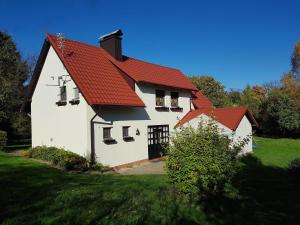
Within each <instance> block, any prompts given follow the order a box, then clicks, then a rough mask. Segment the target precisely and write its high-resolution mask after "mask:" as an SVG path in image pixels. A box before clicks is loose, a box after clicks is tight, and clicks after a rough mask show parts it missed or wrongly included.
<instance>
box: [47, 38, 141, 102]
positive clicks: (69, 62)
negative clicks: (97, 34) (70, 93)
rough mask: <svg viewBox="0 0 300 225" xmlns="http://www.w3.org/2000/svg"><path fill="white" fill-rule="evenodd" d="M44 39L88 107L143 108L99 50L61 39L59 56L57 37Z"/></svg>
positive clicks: (135, 95)
mask: <svg viewBox="0 0 300 225" xmlns="http://www.w3.org/2000/svg"><path fill="white" fill-rule="evenodd" d="M47 38H48V40H49V42H50V43H51V46H52V47H53V48H54V50H55V51H56V53H57V54H58V56H59V58H60V59H61V61H62V62H63V64H64V66H65V67H66V69H67V71H68V72H69V74H70V75H71V77H72V79H73V80H74V82H75V83H76V85H77V86H78V87H79V89H80V91H81V92H82V94H83V96H84V97H85V99H86V101H87V102H88V104H90V105H120V106H144V103H143V102H142V100H141V99H140V98H139V97H138V96H137V94H136V93H135V91H134V90H133V89H131V88H130V86H129V85H128V83H127V82H126V81H125V79H124V78H123V77H122V75H121V74H120V72H119V71H118V70H117V68H116V67H115V66H114V65H113V64H112V63H111V62H110V61H109V60H108V59H107V57H106V56H105V54H103V50H102V49H100V48H99V47H95V46H91V45H87V44H83V43H80V42H76V41H72V40H69V39H64V51H63V52H64V53H63V55H62V53H61V50H60V49H59V47H58V39H57V37H56V36H53V35H47Z"/></svg>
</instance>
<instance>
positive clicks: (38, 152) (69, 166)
mask: <svg viewBox="0 0 300 225" xmlns="http://www.w3.org/2000/svg"><path fill="white" fill-rule="evenodd" d="M29 157H31V158H35V159H41V160H45V161H49V162H51V163H52V164H53V165H56V166H59V167H62V168H64V169H66V170H81V171H86V170H89V169H92V170H99V171H103V169H104V167H103V166H102V164H99V163H97V164H96V165H95V164H91V163H90V162H89V161H88V160H87V159H86V158H84V157H82V156H80V155H78V154H76V153H73V152H70V151H66V150H65V149H63V148H56V147H46V146H38V147H35V148H32V149H31V150H30V154H29Z"/></svg>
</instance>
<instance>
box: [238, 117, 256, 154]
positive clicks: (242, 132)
mask: <svg viewBox="0 0 300 225" xmlns="http://www.w3.org/2000/svg"><path fill="white" fill-rule="evenodd" d="M247 136H248V137H249V138H250V139H249V142H248V143H247V144H246V145H245V146H244V148H243V149H242V152H241V154H247V153H250V152H252V126H251V123H250V121H249V120H248V118H247V117H246V116H244V117H243V119H242V120H241V122H240V124H239V126H238V127H237V129H236V130H235V135H234V142H237V141H240V140H242V139H243V138H245V137H247Z"/></svg>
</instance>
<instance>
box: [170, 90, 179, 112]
mask: <svg viewBox="0 0 300 225" xmlns="http://www.w3.org/2000/svg"><path fill="white" fill-rule="evenodd" d="M171 107H174V108H176V107H178V92H171Z"/></svg>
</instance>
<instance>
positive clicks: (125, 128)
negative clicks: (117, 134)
mask: <svg viewBox="0 0 300 225" xmlns="http://www.w3.org/2000/svg"><path fill="white" fill-rule="evenodd" d="M123 137H129V126H127V127H123Z"/></svg>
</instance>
